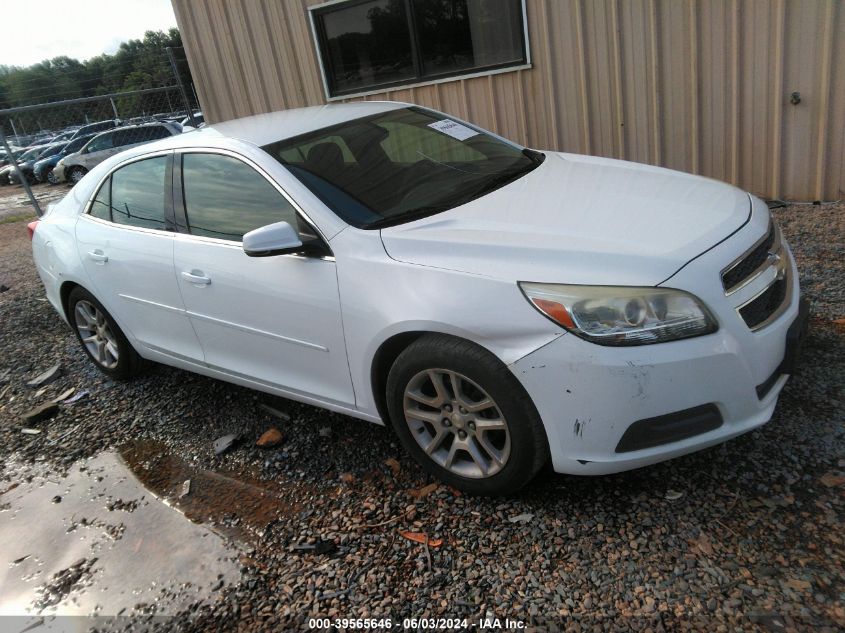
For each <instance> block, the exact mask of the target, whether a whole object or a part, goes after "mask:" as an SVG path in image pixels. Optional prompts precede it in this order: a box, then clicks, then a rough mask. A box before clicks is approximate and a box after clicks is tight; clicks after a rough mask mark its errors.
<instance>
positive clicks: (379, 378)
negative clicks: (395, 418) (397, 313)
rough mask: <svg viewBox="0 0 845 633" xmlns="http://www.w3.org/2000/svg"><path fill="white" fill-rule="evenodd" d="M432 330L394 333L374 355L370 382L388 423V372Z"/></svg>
mask: <svg viewBox="0 0 845 633" xmlns="http://www.w3.org/2000/svg"><path fill="white" fill-rule="evenodd" d="M425 334H430V332H402V333H401V334H394V335H393V336H391V337H390V338H389V339H387V340H386V341H384V343H382V344H381V346H380V347H379V348H378V350H377V351H376V354H375V356H374V357H373V365H372V369H371V375H370V383H371V384H372V388H373V399H374V400H375V403H376V408H377V409H378V413H379V415H380V416H381V419H382V420H383V421H384V422H385V424H387V423H388V422H389V421H390V414H389V413H388V411H387V394H386V393H385V390H386V389H387V374H389V373H390V368H391V367H393V363H394V362H395V361H396V359H397V358H398V357H399V354H401V353H402V352H403V351H405V349H406V348H407V347H408V346H409V345H410V344H411V343H413V342H414V341H416V340H417V339H418V338H420V337H421V336H423V335H425Z"/></svg>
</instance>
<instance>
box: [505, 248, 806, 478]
mask: <svg viewBox="0 0 845 633" xmlns="http://www.w3.org/2000/svg"><path fill="white" fill-rule="evenodd" d="M737 242H739V243H740V247H741V248H744V246H742V244H741V242H742V240H741V239H738V240H728V241H727V242H726V243H725V244H723V245H720V246H719V247H716V248H714V249H713V250H712V251H710V252H708V253H706V254H705V255H704V256H702V257H700V258H699V259H698V260H697V261H696V262H695V263H694V264H695V265H693V266H690V267H688V268H689V269H688V270H687V269H685V270H682V271H681V272H680V273H679V274H678V275H676V277H674V278H672V279H671V280H670V282H669V283H667V284H665V285H666V286H668V287H677V288H683V289H693V288H696V287H697V286H698V287H700V286H701V278H702V277H701V275H702V273H704V274H705V275H707V276H708V277H709V276H713V275H714V273H713V272H712V271H719V270H720V269H721V267H722V266H721V265H720V264H719V262H724V261H730V260H731V259H732V258H731V257H730V254H731V253H732V252H733V253H735V252H736V248H737ZM785 256H786V257H787V258H788V269H789V274H790V275H791V276H792V283H791V284H790V289H789V294H788V297H787V298H786V300H785V303H786V304H787V305H786V308H785V310H783V312H782V313H781V314H780V316H779V317H778V318H777V319H775V320H774V321H773V322H772V323H770V324H768V325H767V326H766V327H764V328H762V329H759V330H757V331H753V332H752V331H751V330H750V328H748V326H747V325H746V324H745V323H744V322H743V321H742V319H741V318H740V316H739V314H738V313H737V311H736V306H737V305H738V304H739V302H741V301H742V300H743V298H742V297H733V298H727V297H725V295H724V291H723V289H722V288H721V286H720V285H718V287H716V286H717V284H714V288H713V290H712V292H709V293H708V292H704V293H700V294H699V296H700V297H701V298H702V299H704V301H705V303H706V304H707V305H708V307H710V308H711V310H712V311H713V312H714V313H715V315H716V318H717V319H718V321H719V326H720V327H719V330H718V331H717V332H715V333H713V334H710V335H707V336H701V337H697V338H692V339H686V340H681V341H674V342H670V343H659V344H655V345H644V346H638V347H604V346H600V345H596V344H593V343H589V342H587V341H584V340H582V339H579V338H577V337H576V336H574V335H571V334H564V335H563V336H560V337H559V338H557V339H555V340H554V341H553V342H551V343H549V344H548V345H546V346H544V347H542V348H540V349H538V350H536V351H535V352H533V353H531V354H529V355H528V356H526V357H524V358H522V359H520V360H519V361H517V362H516V363H514V364H512V365H511V370H512V371H513V373H514V375H516V377H517V378H518V379H519V380H520V382H521V383H522V384H523V386H524V387H525V388H526V390H527V391H528V393H529V395H530V396H531V398H532V400H533V402H534V404H535V406H536V407H537V410H538V411H539V413H540V416H541V418H542V420H543V423H544V426H545V428H546V434H547V436H548V440H549V446H550V449H551V456H552V463H553V465H554V468H555V470H556V471H558V472H561V473H571V474H581V475H600V474H607V473H614V472H620V471H624V470H630V469H633V468H638V467H641V466H646V465H649V464H653V463H656V462H660V461H663V460H667V459H671V458H673V457H678V456H680V455H684V454H687V453H691V452H694V451H697V450H700V449H703V448H707V447H709V446H713V445H715V444H719V443H721V442H724V441H725V440H728V439H730V438H732V437H735V436H737V435H740V434H742V433H746V432H748V431H750V430H752V429H754V428H756V427H759V426H761V425H763V424H765V423H766V422H767V421H768V420H769V419H770V418H771V416H772V413H773V411H774V408H775V404H776V402H777V398H778V395H779V393H780V391H781V389H782V388H783V386H784V384H785V383H786V381H787V379H788V376H789V373H791V372H792V371H793V369H794V349H795V348H796V347H797V346H798V344H799V342H800V338H801V336H800V331H802V330H803V327H802V324H803V323H805V322H806V311H804V312H803V313H802V314H801V315H799V307H800V305H801V302H800V301H799V296H800V290H799V286H798V272H797V269H796V268H795V263H794V261H793V259H792V254H791V253H790V252H789V249H788V247H786V248H785ZM714 278H715V279H716V280H718V273H716V274H715V276H714ZM748 292H749V293H751V292H754V289H753V288H750V289H749V290H748ZM708 295H709V296H708ZM793 324H797V325H796V326H795V327H791V326H793ZM788 340H790V341H792V342H791V343H790V344H789V345H788V344H787V343H788ZM788 348H789V349H788ZM761 387H764V389H761ZM635 423H641V424H640V428H639V429H637V427H636V426H634V427H633V428H632V425H635ZM629 429H631V431H632V432H629ZM643 429H645V431H646V432H645V435H644V436H643V434H642V433H641V431H643ZM638 430H639V431H640V433H637V431H638ZM626 432H629V433H628V436H627V437H625V436H626ZM661 433H663V435H662V436H661ZM632 435H633V436H634V438H633V439H634V441H633V442H632V441H631V440H632ZM623 437H624V438H625V441H623ZM644 437H645V441H643V438H644ZM655 438H657V439H656V440H655ZM661 438H662V440H661ZM678 438H680V439H678Z"/></svg>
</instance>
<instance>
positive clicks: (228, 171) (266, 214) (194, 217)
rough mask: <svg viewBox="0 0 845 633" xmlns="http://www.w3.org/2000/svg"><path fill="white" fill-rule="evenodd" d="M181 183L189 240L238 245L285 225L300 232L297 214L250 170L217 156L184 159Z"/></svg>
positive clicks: (243, 165) (285, 200)
mask: <svg viewBox="0 0 845 633" xmlns="http://www.w3.org/2000/svg"><path fill="white" fill-rule="evenodd" d="M182 182H183V189H184V192H185V211H186V213H187V216H188V218H187V219H188V229H189V230H190V232H191V233H192V234H193V235H204V236H206V237H217V238H220V239H224V240H235V241H240V240H241V238H243V236H244V233H248V232H249V231H252V230H253V229H257V228H259V227H261V226H266V225H268V224H273V223H274V222H281V221H285V222H288V223H289V224H290V225H291V226H293V227H294V228H299V227H298V218H297V215H296V210H295V209H294V207H293V205H291V204H290V202H288V201H287V199H286V198H285V197H284V196H283V195H282V194H280V193H279V192H278V190H276V188H275V187H273V185H271V184H270V183H269V182H268V181H267V179H266V178H264V177H263V176H262V175H261V174H259V173H258V172H257V171H255V170H254V169H253V168H252V167H250V166H249V165H247V164H245V163H243V162H241V161H239V160H237V159H235V158H231V157H229V156H220V155H218V154H185V156H184V158H183V162H182Z"/></svg>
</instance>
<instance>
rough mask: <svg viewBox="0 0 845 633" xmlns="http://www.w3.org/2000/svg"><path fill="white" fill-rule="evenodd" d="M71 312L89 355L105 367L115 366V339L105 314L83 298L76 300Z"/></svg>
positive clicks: (116, 352)
mask: <svg viewBox="0 0 845 633" xmlns="http://www.w3.org/2000/svg"><path fill="white" fill-rule="evenodd" d="M73 314H74V320H75V321H76V328H77V329H78V330H79V337H80V338H81V339H82V344H83V345H84V346H85V348H86V349H87V350H88V352H89V353H90V354H91V357H92V358H93V359H94V360H95V361H97V363H98V364H100V365H102V366H103V367H105V368H106V369H114V368H115V367H117V363H118V360H119V353H118V350H117V339H116V338H115V336H114V333H113V332H112V331H111V328H110V327H109V323H108V321H107V320H106V315H105V314H103V312H102V311H100V310H99V309H97V306H95V305H94V304H93V303H91V302H90V301H85V300H84V299H83V300H81V301H77V302H76V307H75V308H74V311H73Z"/></svg>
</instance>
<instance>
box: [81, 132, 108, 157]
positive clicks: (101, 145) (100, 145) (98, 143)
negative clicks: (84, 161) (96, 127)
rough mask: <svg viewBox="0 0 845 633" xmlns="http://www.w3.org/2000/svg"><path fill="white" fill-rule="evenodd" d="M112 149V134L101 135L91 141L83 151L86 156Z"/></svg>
mask: <svg viewBox="0 0 845 633" xmlns="http://www.w3.org/2000/svg"><path fill="white" fill-rule="evenodd" d="M112 147H114V133H109V134H103V135H101V136H97V137H95V138H94V139H92V140H91V142H90V143H89V144H88V147H87V148H86V149H85V153H86V154H90V153H92V152H101V151H103V150H105V149H111V148H112Z"/></svg>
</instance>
